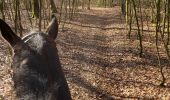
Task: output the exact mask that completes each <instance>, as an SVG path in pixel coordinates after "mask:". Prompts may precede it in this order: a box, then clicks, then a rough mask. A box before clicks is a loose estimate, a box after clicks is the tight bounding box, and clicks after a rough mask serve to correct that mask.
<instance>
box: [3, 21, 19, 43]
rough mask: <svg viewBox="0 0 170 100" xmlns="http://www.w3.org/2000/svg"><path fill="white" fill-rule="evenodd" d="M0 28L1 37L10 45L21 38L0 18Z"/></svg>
mask: <svg viewBox="0 0 170 100" xmlns="http://www.w3.org/2000/svg"><path fill="white" fill-rule="evenodd" d="M0 30H1V34H2V36H3V38H4V39H5V40H7V41H8V42H9V43H10V45H11V46H14V45H15V44H16V43H17V42H19V41H20V40H21V38H20V37H18V36H17V35H16V34H15V33H14V32H13V31H12V29H11V28H10V27H9V25H8V24H7V23H5V22H4V21H3V20H2V19H0Z"/></svg>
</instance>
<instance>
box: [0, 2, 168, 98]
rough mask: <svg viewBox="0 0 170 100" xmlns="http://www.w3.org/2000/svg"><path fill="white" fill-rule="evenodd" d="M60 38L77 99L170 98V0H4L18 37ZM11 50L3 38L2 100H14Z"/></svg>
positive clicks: (1, 5) (1, 15)
mask: <svg viewBox="0 0 170 100" xmlns="http://www.w3.org/2000/svg"><path fill="white" fill-rule="evenodd" d="M52 15H55V16H57V19H58V23H59V33H58V37H57V39H56V40H55V41H56V43H57V45H56V47H57V48H58V52H59V58H60V61H61V65H62V68H63V70H64V74H65V77H66V80H67V82H68V85H69V89H70V92H71V96H72V99H73V100H115V99H118V100H138V99H139V100H148V99H149V100H150V99H151V100H154V99H158V100H170V0H0V19H3V20H4V21H5V22H7V23H8V24H9V25H10V26H11V27H12V29H13V31H14V32H15V33H17V35H18V36H19V37H23V36H25V35H27V34H28V33H29V32H31V31H34V30H38V31H44V29H46V28H47V26H48V24H49V22H50V20H51V16H52ZM11 62H12V50H11V48H10V46H9V44H8V43H7V42H6V41H5V40H4V39H3V38H2V37H1V36H0V100H13V97H14V96H15V91H14V90H13V81H12V70H11V68H10V65H11Z"/></svg>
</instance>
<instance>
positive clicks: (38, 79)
mask: <svg viewBox="0 0 170 100" xmlns="http://www.w3.org/2000/svg"><path fill="white" fill-rule="evenodd" d="M0 30H1V34H2V37H3V38H4V39H5V40H6V41H7V42H8V43H9V44H10V45H11V47H12V49H13V51H14V55H13V58H12V59H13V61H12V63H11V68H12V70H13V76H12V80H13V82H14V90H15V92H16V98H17V100H71V99H72V98H71V94H70V91H69V87H68V84H67V81H66V78H65V76H64V72H63V70H62V67H61V63H60V61H59V55H58V50H57V47H56V43H55V39H56V38H57V35H58V21H57V18H56V17H53V18H52V20H51V22H50V24H49V26H48V28H47V30H46V32H38V31H35V32H30V33H29V34H28V35H26V36H24V37H23V38H20V37H19V36H17V35H16V34H15V33H14V32H13V31H12V29H11V28H10V26H9V25H8V24H7V23H6V22H4V21H3V20H2V19H0Z"/></svg>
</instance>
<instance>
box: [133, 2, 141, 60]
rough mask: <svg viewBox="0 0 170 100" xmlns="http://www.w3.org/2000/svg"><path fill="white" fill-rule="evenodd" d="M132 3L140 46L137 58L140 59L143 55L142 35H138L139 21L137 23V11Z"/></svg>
mask: <svg viewBox="0 0 170 100" xmlns="http://www.w3.org/2000/svg"><path fill="white" fill-rule="evenodd" d="M132 3H133V7H134V12H135V18H136V23H137V27H138V38H139V46H140V52H139V56H140V57H142V53H143V45H142V35H141V33H140V26H139V21H138V16H137V10H136V4H135V1H134V0H132Z"/></svg>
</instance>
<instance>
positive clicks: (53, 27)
mask: <svg viewBox="0 0 170 100" xmlns="http://www.w3.org/2000/svg"><path fill="white" fill-rule="evenodd" d="M46 33H47V34H48V36H50V37H51V38H53V39H56V37H57V35H58V21H57V18H56V17H55V16H52V21H51V22H50V24H49V25H48V28H47V31H46Z"/></svg>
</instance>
